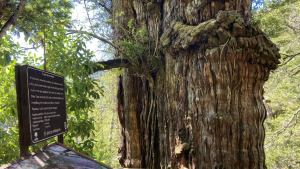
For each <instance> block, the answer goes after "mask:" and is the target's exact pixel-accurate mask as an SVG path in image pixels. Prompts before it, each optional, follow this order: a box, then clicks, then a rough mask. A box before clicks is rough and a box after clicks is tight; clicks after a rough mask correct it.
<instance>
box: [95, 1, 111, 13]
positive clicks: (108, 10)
mask: <svg viewBox="0 0 300 169" xmlns="http://www.w3.org/2000/svg"><path fill="white" fill-rule="evenodd" d="M98 5H100V6H101V7H103V8H104V9H105V10H106V11H107V12H108V13H109V14H112V12H111V9H109V8H108V7H107V6H106V5H104V4H102V3H100V2H99V3H98Z"/></svg>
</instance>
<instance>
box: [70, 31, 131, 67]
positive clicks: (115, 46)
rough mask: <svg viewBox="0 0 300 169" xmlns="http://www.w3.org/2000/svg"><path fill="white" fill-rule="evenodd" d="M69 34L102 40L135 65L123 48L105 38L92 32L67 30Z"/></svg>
mask: <svg viewBox="0 0 300 169" xmlns="http://www.w3.org/2000/svg"><path fill="white" fill-rule="evenodd" d="M66 31H67V32H70V33H79V34H88V35H90V36H92V37H94V38H96V39H98V40H100V41H101V42H103V43H107V44H109V45H110V46H112V47H114V48H115V49H116V50H117V51H119V52H120V54H121V55H122V56H124V58H125V59H127V61H128V62H130V63H131V64H132V65H135V63H134V61H133V60H132V59H131V57H130V56H128V55H127V54H126V53H125V52H124V51H123V50H122V49H121V48H119V47H118V46H117V45H115V44H114V43H112V42H110V41H109V40H107V39H105V38H102V37H100V36H97V35H95V34H93V33H90V32H87V31H79V30H66Z"/></svg>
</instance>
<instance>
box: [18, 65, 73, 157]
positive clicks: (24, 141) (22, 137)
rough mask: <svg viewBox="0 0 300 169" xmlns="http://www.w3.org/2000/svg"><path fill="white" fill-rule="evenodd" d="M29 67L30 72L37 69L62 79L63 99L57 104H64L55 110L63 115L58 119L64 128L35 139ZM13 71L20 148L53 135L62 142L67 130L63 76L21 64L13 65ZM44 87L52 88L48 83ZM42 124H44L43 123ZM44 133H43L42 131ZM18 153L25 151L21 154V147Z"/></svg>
mask: <svg viewBox="0 0 300 169" xmlns="http://www.w3.org/2000/svg"><path fill="white" fill-rule="evenodd" d="M29 69H30V72H34V73H35V72H36V71H39V72H40V73H42V74H43V75H49V76H51V77H53V78H54V77H55V78H56V79H57V78H59V80H60V81H62V83H61V84H60V85H62V86H61V87H62V91H61V92H62V94H63V95H62V96H61V97H60V98H61V99H62V98H63V99H62V100H63V101H60V102H59V104H60V103H63V104H64V105H62V106H60V109H59V110H57V111H59V112H60V114H59V116H60V115H61V114H62V115H63V117H62V118H61V119H60V121H64V124H63V125H64V130H63V128H62V131H59V132H56V133H55V134H52V132H51V134H49V136H47V135H46V137H42V139H36V140H34V139H33V132H34V131H33V127H32V124H33V120H32V111H33V110H31V107H32V102H31V100H33V99H31V98H30V97H32V96H30V93H31V92H32V91H30V87H29V85H30V84H29V81H30V80H29V78H31V77H29V76H30V75H29V73H28V71H29ZM15 73H16V75H15V78H16V89H17V90H16V91H17V105H18V118H19V141H20V148H21V147H27V148H28V146H30V145H34V144H36V143H39V142H42V141H45V140H48V139H50V138H53V137H55V136H58V141H59V142H62V141H63V139H62V134H64V133H66V132H67V131H68V129H67V127H66V126H67V114H66V97H65V84H64V77H63V76H60V75H57V74H54V73H51V72H47V71H43V70H40V69H37V68H34V67H31V66H28V65H22V66H20V65H17V66H15ZM32 75H33V74H32ZM60 78H62V79H60ZM40 80H43V81H46V80H49V78H48V79H40ZM48 82H51V81H48ZM43 83H44V82H43ZM52 83H54V82H52ZM52 83H51V84H52ZM35 85H36V84H35ZM38 85H41V83H40V84H38V82H37V86H38ZM44 86H46V85H44ZM46 87H48V88H53V87H52V86H51V85H48V86H46ZM43 90H44V91H47V89H43ZM49 91H50V89H48V92H49ZM39 97H40V96H39ZM42 97H45V98H46V97H47V98H48V97H49V96H47V95H46V96H42ZM57 98H58V97H57ZM46 101H47V100H46ZM40 103H41V102H40ZM44 103H49V102H44ZM56 103H58V102H56ZM42 106H43V105H42ZM62 107H63V108H62ZM42 108H44V107H42ZM53 113H56V112H53ZM64 117H65V118H64ZM43 118H44V115H43V116H42V119H43ZM52 124H53V123H52ZM43 125H45V123H44V124H43ZM49 127H50V128H52V127H51V123H50V122H49ZM59 129H61V127H60V128H59ZM40 130H42V129H40ZM44 132H45V130H44ZM34 134H37V132H35V133H34ZM44 135H45V133H44ZM36 138H37V137H36ZM25 149H26V148H25ZM25 152H26V151H25ZM20 153H21V156H22V155H25V154H26V153H25V154H24V151H23V154H22V148H21V152H20ZM27 154H28V151H27Z"/></svg>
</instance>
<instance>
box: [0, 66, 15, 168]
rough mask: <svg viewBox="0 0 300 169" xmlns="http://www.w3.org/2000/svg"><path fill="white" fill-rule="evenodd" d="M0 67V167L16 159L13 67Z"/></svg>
mask: <svg viewBox="0 0 300 169" xmlns="http://www.w3.org/2000/svg"><path fill="white" fill-rule="evenodd" d="M15 63H16V61H15V60H14V61H12V62H10V63H8V64H7V65H6V66H5V67H4V66H0V70H1V73H0V103H1V105H0V124H1V125H0V137H1V139H0V165H1V164H5V163H7V162H10V161H12V160H15V159H16V158H18V155H19V143H18V139H19V136H18V128H17V126H18V121H17V103H16V89H15V87H14V82H15V76H14V65H15Z"/></svg>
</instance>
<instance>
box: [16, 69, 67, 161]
mask: <svg viewBox="0 0 300 169" xmlns="http://www.w3.org/2000/svg"><path fill="white" fill-rule="evenodd" d="M15 74H16V88H17V103H18V118H19V134H20V135H19V142H20V155H21V156H24V155H26V154H28V153H29V151H28V147H29V146H30V145H33V144H36V143H39V142H42V141H45V140H47V139H50V138H52V137H55V136H59V137H58V141H59V142H61V143H62V142H63V137H62V134H63V133H66V132H67V119H66V100H65V85H64V77H62V76H59V75H57V74H54V73H50V72H47V71H43V70H39V69H36V68H34V67H30V66H27V65H22V66H16V67H15Z"/></svg>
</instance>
